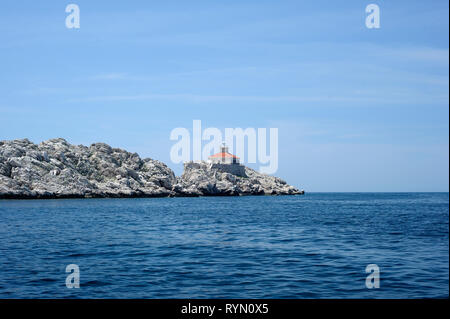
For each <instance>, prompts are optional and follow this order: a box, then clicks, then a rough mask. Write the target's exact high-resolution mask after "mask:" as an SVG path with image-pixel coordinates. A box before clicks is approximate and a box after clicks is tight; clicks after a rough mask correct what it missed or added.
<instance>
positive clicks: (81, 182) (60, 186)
mask: <svg viewBox="0 0 450 319" xmlns="http://www.w3.org/2000/svg"><path fill="white" fill-rule="evenodd" d="M302 193H303V192H302V191H299V190H298V189H296V188H295V187H293V186H290V185H288V184H286V182H285V181H283V180H282V179H280V178H277V177H274V176H270V175H266V174H261V173H259V172H256V171H255V170H253V169H251V168H248V167H245V174H244V175H243V176H237V175H234V174H232V173H230V172H227V171H225V170H223V169H221V168H220V167H219V168H218V167H214V166H213V165H211V164H209V163H206V162H200V163H192V162H191V163H185V164H184V172H183V174H182V175H181V176H180V177H176V176H175V174H174V172H173V171H172V170H171V169H170V168H169V167H167V166H166V165H165V164H164V163H162V162H160V161H157V160H153V159H150V158H145V159H141V158H140V157H139V155H138V154H136V153H130V152H127V151H125V150H122V149H119V148H112V147H110V146H109V145H107V144H104V143H95V144H92V145H91V146H89V147H87V146H83V145H71V144H69V143H68V142H67V141H66V140H64V139H62V138H57V139H51V140H48V141H45V142H42V143H40V144H34V143H32V142H30V141H29V140H28V139H22V140H12V141H0V199H52V198H136V197H178V196H179V197H188V196H195V197H197V196H243V195H296V194H302Z"/></svg>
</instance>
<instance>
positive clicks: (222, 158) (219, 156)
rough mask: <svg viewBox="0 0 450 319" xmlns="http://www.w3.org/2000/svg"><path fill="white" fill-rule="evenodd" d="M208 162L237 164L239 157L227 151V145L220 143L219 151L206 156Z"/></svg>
mask: <svg viewBox="0 0 450 319" xmlns="http://www.w3.org/2000/svg"><path fill="white" fill-rule="evenodd" d="M208 159H209V162H210V163H213V164H237V165H239V157H237V156H236V155H233V154H231V153H230V152H228V146H226V145H225V143H222V146H221V147H220V152H219V153H216V154H214V155H211V156H209V157H208Z"/></svg>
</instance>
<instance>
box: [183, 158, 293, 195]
mask: <svg viewBox="0 0 450 319" xmlns="http://www.w3.org/2000/svg"><path fill="white" fill-rule="evenodd" d="M245 175H246V176H238V175H234V174H230V173H229V172H227V171H223V170H221V169H218V168H214V165H210V164H208V163H186V164H185V165H184V172H183V175H181V177H180V178H178V183H177V184H176V185H175V186H174V189H175V190H176V192H177V193H178V194H182V195H186V196H195V195H197V196H236V195H295V194H301V193H302V192H300V191H299V190H298V189H296V188H295V187H293V186H290V185H287V184H286V182H285V181H283V180H282V179H280V178H278V177H274V176H270V175H266V174H261V173H258V172H256V171H255V170H253V169H251V168H248V167H245Z"/></svg>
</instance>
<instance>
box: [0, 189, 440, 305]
mask: <svg viewBox="0 0 450 319" xmlns="http://www.w3.org/2000/svg"><path fill="white" fill-rule="evenodd" d="M448 222H449V194H448V193H307V194H306V195H304V196H279V197H271V196H251V197H203V198H151V199H60V200H0V298H448V297H449V224H448ZM69 264H76V265H78V266H79V269H80V288H78V289H77V288H73V289H68V288H67V287H66V277H67V276H68V275H69V273H66V266H67V265H69ZM369 264H376V265H377V266H378V267H379V269H380V286H379V288H373V289H368V288H366V276H368V274H366V271H365V270H366V266H367V265H369Z"/></svg>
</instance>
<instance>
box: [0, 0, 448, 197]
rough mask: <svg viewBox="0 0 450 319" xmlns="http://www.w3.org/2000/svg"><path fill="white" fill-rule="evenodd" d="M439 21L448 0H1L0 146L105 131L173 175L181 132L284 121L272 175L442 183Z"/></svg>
mask: <svg viewBox="0 0 450 319" xmlns="http://www.w3.org/2000/svg"><path fill="white" fill-rule="evenodd" d="M69 3H76V4H78V5H79V7H80V11H81V21H80V22H81V28H80V29H67V28H66V27H65V18H66V16H67V14H66V13H65V7H66V5H67V4H69ZM370 3H376V4H378V5H379V7H380V11H381V28H380V29H368V28H366V27H365V18H366V13H365V7H366V6H367V5H368V4H370ZM448 16H449V8H448V1H428V2H426V1H362V0H359V1H348V0H346V1H343V0H342V1H320V0H319V1H312V0H311V1H262V0H258V1H242V0H241V1H167V2H166V1H164V2H163V1H120V2H119V1H72V2H69V1H67V2H64V1H45V2H44V1H39V2H38V1H20V0H19V1H17V0H15V1H2V3H1V10H0V30H1V31H0V83H1V85H0V140H5V139H6V140H8V139H17V138H25V137H26V138H29V139H30V140H32V141H34V142H36V143H39V142H41V141H42V140H47V139H49V138H54V137H64V138H66V139H67V140H68V141H69V142H71V143H73V144H85V145H89V144H91V143H94V142H100V141H101V142H106V143H108V144H110V145H112V146H113V147H121V148H125V149H127V150H129V151H132V152H137V153H139V154H140V155H141V156H142V157H152V158H155V159H159V160H162V161H164V162H165V163H167V164H168V165H169V166H170V167H171V168H172V169H174V170H175V172H176V173H177V174H180V173H181V170H182V167H181V165H175V164H172V163H171V162H170V156H169V152H170V148H171V147H172V145H173V144H174V142H173V141H170V140H169V135H170V132H171V130H172V129H174V128H176V127H186V128H189V129H190V128H192V120H195V119H199V120H201V121H202V124H203V127H204V128H205V127H217V128H220V129H222V130H223V129H224V128H225V127H231V128H234V127H242V128H246V127H254V128H264V127H266V128H269V127H278V128H279V169H278V172H277V173H276V175H277V176H280V177H282V178H284V179H285V180H287V182H289V183H291V184H293V185H295V186H297V187H299V188H304V189H305V190H307V191H448V188H449V187H448V185H449V179H448V178H449V177H448V174H449V171H448V167H449V140H448V132H449V119H448V117H449V106H448V105H449V89H448V85H449V43H448V37H449V31H448V30H449V21H448Z"/></svg>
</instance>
